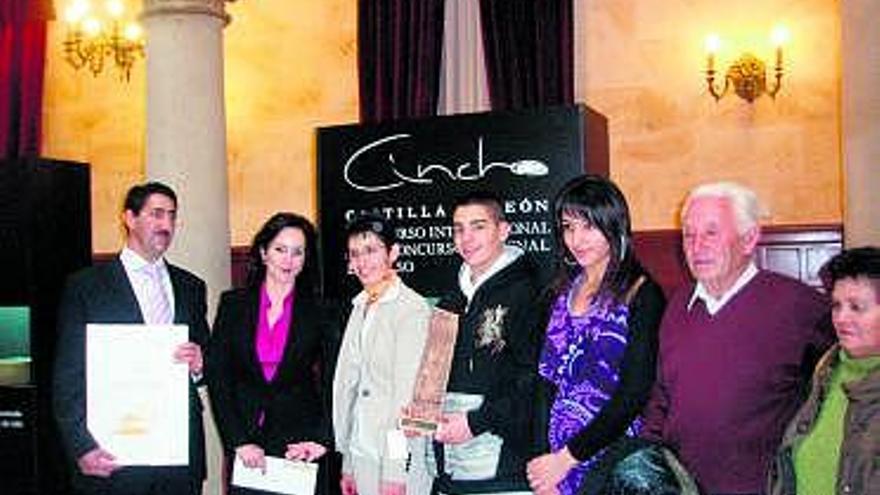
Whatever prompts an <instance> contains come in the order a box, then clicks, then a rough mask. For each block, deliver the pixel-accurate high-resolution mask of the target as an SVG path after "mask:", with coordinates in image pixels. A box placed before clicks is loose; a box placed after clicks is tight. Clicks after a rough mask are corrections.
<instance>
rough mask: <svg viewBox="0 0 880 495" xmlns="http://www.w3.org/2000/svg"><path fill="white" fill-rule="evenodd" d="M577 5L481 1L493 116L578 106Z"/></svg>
mask: <svg viewBox="0 0 880 495" xmlns="http://www.w3.org/2000/svg"><path fill="white" fill-rule="evenodd" d="M572 10H573V4H572V0H480V18H481V19H480V20H481V24H482V27H483V48H484V51H485V53H486V76H487V80H488V83H489V98H490V100H491V102H492V110H515V109H520V108H529V107H536V106H547V105H565V104H571V103H573V102H574V20H573V18H572V16H573V12H572Z"/></svg>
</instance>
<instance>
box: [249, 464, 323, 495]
mask: <svg viewBox="0 0 880 495" xmlns="http://www.w3.org/2000/svg"><path fill="white" fill-rule="evenodd" d="M265 459H266V470H265V471H263V470H262V469H260V468H249V467H247V466H245V465H244V463H242V462H241V458H240V457H238V456H235V464H233V465H232V484H233V485H235V486H240V487H242V488H250V489H253V490H263V491H266V492H274V493H284V494H287V495H313V494H314V493H315V483H316V482H317V481H318V465H317V464H315V463H311V462H300V461H288V460H287V459H282V458H280V457H271V456H266V458H265Z"/></svg>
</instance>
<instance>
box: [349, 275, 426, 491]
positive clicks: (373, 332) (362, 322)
mask: <svg viewBox="0 0 880 495" xmlns="http://www.w3.org/2000/svg"><path fill="white" fill-rule="evenodd" d="M365 304H366V295H365V294H364V293H363V292H362V293H361V294H359V295H358V296H357V297H356V298H355V299H354V301H353V308H352V312H351V316H350V317H349V319H348V324H347V325H346V328H345V334H344V335H343V338H342V346H341V348H340V351H339V358H338V361H337V363H336V375H335V376H334V380H333V426H334V430H335V434H336V448H337V449H338V450H339V452H341V453H342V459H343V467H342V469H343V472H345V473H351V472H352V455H353V454H354V455H357V456H358V457H360V458H364V457H366V458H367V459H368V460H373V461H376V462H377V468H378V469H379V472H378V473H375V476H371V478H373V479H378V480H381V481H386V482H405V481H406V479H407V474H406V466H407V459H406V458H405V457H404V458H391V456H389V452H388V445H387V443H388V440H387V439H388V433H389V432H390V431H393V430H396V429H397V421H398V418H399V416H400V410H401V408H403V406H405V405H406V404H408V403H409V402H410V400H411V399H412V393H413V385H414V383H415V378H416V373H417V372H418V368H419V363H420V361H421V356H422V348H423V347H424V345H425V341H426V339H427V335H428V325H429V321H430V315H431V309H430V306H429V305H428V303H427V302H426V301H425V299H424V298H423V297H422V296H420V295H419V294H418V293H416V292H415V291H413V290H412V289H410V288H409V287H407V286H406V285H405V284H403V282H400V281H398V282H397V283H396V284H395V285H393V286H392V287H390V288H389V289H388V291H386V293H385V294H383V295H382V297H381V298H380V299H379V300H378V301H377V302H376V303H375V307H374V308H372V312H373V314H372V321H371V322H368V321H367V320H368V318H367V314H366V313H365ZM368 323H369V324H368ZM358 488H359V491H361V490H360V487H358ZM364 488H366V487H364ZM370 491H372V490H364V491H363V492H367V493H368V492H370ZM363 492H362V493H363Z"/></svg>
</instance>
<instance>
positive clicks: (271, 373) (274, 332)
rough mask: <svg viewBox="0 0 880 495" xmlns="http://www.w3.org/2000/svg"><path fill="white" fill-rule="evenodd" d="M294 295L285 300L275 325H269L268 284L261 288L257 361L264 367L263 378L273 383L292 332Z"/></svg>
mask: <svg viewBox="0 0 880 495" xmlns="http://www.w3.org/2000/svg"><path fill="white" fill-rule="evenodd" d="M293 293H294V291H290V294H288V295H287V297H285V298H284V303H283V304H284V308H283V309H282V310H281V317H280V318H278V321H276V322H275V324H274V325H271V326H270V325H269V307H270V306H271V302H270V300H269V292H268V291H267V290H266V284H263V286H262V287H261V288H260V319H259V322H258V323H257V335H256V346H257V359H258V360H259V361H260V365H261V366H262V367H263V376H264V377H265V378H266V381H267V382H269V381H272V378H274V377H275V371H276V370H277V369H278V364H279V363H280V362H281V358H283V357H284V347H285V345H286V344H287V334H288V333H289V332H290V323H291V320H292V319H293V299H294V297H293Z"/></svg>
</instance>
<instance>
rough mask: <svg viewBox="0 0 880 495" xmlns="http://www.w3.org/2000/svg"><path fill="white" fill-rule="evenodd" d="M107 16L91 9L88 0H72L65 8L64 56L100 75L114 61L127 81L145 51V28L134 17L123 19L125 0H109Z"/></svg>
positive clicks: (75, 66) (106, 4)
mask: <svg viewBox="0 0 880 495" xmlns="http://www.w3.org/2000/svg"><path fill="white" fill-rule="evenodd" d="M104 7H105V8H104V10H105V12H104V14H105V17H106V18H102V16H101V15H99V14H98V13H96V12H95V11H94V10H93V9H92V5H91V3H90V2H89V0H72V1H71V2H70V4H69V5H68V6H67V9H66V10H65V15H64V17H65V21H66V22H67V36H66V38H65V40H64V43H63V44H64V59H65V60H67V62H68V63H69V64H70V65H71V66H73V68H74V69H76V70H79V69H80V68H82V67H87V68H88V69H89V70H90V71H91V72H92V75H94V76H97V75H98V74H100V73H101V71H102V70H103V69H104V66H105V65H107V63H113V64H114V65H115V66H116V68H117V69H118V70H119V71H120V72H121V76H122V77H124V78H125V80H126V81H128V80H129V78H130V77H131V68H132V66H133V65H134V62H135V60H137V59H138V58H140V57H143V55H144V42H143V39H142V37H143V36H142V35H143V30H142V29H141V27H140V25H138V24H137V23H136V22H134V21H129V22H127V23H124V27H123V22H122V16H123V13H124V10H125V8H124V6H123V3H122V0H107V1H106V3H105V5H104Z"/></svg>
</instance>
